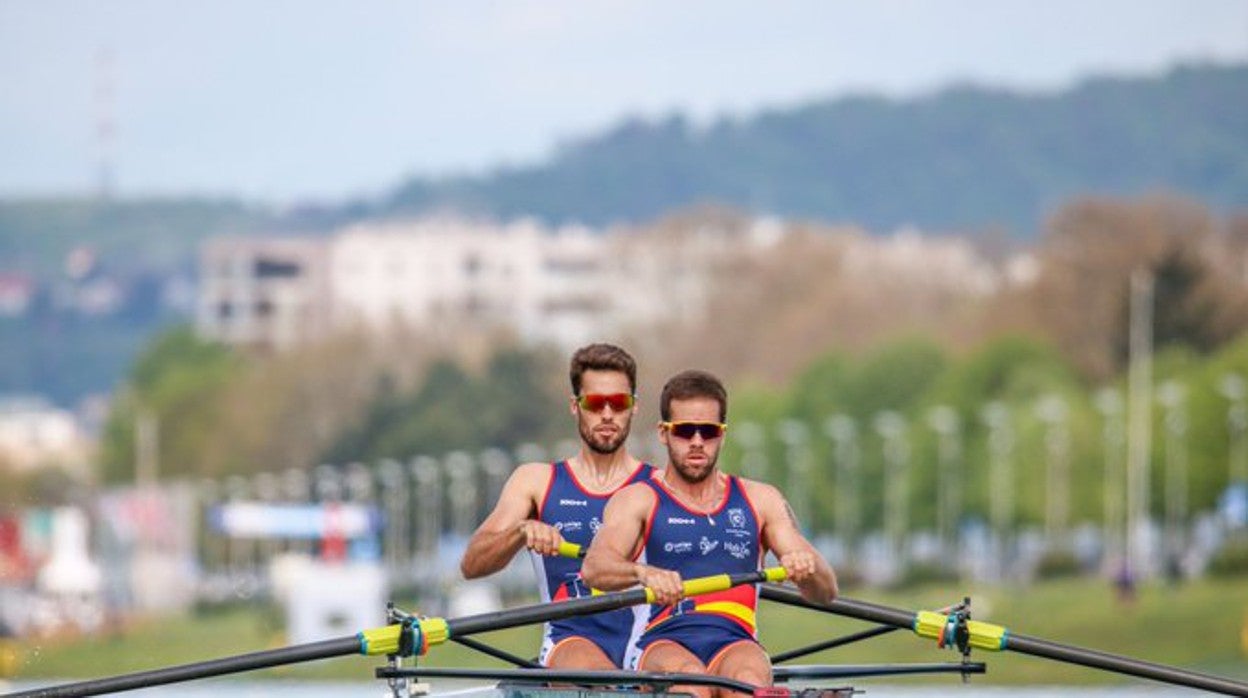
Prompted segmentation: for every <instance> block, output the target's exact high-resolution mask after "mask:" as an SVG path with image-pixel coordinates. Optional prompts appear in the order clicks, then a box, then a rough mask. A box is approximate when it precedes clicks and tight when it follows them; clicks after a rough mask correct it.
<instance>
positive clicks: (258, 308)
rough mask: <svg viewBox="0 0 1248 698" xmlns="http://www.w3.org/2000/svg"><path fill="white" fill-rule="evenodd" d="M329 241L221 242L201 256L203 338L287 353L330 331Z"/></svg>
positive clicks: (198, 320) (210, 245)
mask: <svg viewBox="0 0 1248 698" xmlns="http://www.w3.org/2000/svg"><path fill="white" fill-rule="evenodd" d="M330 299H331V294H330V290H329V287H328V285H327V257H326V242H325V240H321V239H315V238H282V239H251V238H248V239H242V238H216V239H213V240H210V241H208V242H207V243H206V244H205V245H204V246H203V248H202V249H201V253H200V286H199V302H198V304H197V305H198V307H197V310H196V326H197V328H198V330H199V333H200V334H201V335H203V336H205V337H210V338H212V339H216V340H218V341H221V342H224V343H226V344H231V345H234V346H245V347H254V348H261V349H275V350H282V349H287V348H290V347H292V346H295V345H297V344H299V343H300V342H304V341H307V340H309V339H313V338H315V337H319V336H322V335H323V334H324V333H325V332H326V331H327V330H328V328H329V312H328V311H329V303H330Z"/></svg>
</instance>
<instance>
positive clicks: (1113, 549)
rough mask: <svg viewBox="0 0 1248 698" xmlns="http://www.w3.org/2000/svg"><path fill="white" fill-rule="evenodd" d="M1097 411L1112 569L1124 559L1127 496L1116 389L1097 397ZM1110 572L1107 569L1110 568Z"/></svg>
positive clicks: (1123, 435) (1108, 561) (1107, 554)
mask: <svg viewBox="0 0 1248 698" xmlns="http://www.w3.org/2000/svg"><path fill="white" fill-rule="evenodd" d="M1094 401H1095V403H1096V409H1097V410H1098V411H1099V412H1100V413H1101V419H1102V426H1101V438H1102V444H1103V447H1104V454H1103V456H1104V468H1105V469H1104V480H1103V483H1102V490H1103V492H1102V494H1103V496H1104V504H1103V507H1102V509H1103V510H1102V514H1103V515H1104V517H1105V520H1104V523H1103V524H1102V526H1103V528H1104V531H1103V535H1104V538H1105V564H1106V565H1111V564H1115V563H1116V562H1117V561H1118V558H1119V557H1120V556H1121V555H1123V553H1124V551H1123V545H1124V543H1123V540H1122V531H1123V506H1122V504H1123V497H1124V496H1125V492H1124V491H1123V490H1124V485H1125V482H1124V480H1125V479H1126V477H1125V476H1126V474H1125V473H1124V472H1123V447H1124V446H1125V445H1126V428H1125V425H1124V424H1123V421H1122V407H1123V405H1122V396H1121V395H1119V394H1118V391H1117V390H1114V389H1113V388H1101V389H1100V390H1099V391H1097V393H1096V398H1095V400H1094ZM1107 569H1108V567H1107Z"/></svg>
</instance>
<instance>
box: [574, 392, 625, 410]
mask: <svg viewBox="0 0 1248 698" xmlns="http://www.w3.org/2000/svg"><path fill="white" fill-rule="evenodd" d="M636 401H637V396H636V395H631V394H629V393H611V394H610V395H603V394H601V393H586V394H584V395H582V396H580V397H578V398H577V399H576V404H578V405H580V406H581V409H583V410H585V411H586V412H601V411H602V410H603V409H604V408H606V407H607V406H608V405H610V406H611V411H612V412H623V411H625V410H628V409H632V407H633V404H634V403H635V402H636Z"/></svg>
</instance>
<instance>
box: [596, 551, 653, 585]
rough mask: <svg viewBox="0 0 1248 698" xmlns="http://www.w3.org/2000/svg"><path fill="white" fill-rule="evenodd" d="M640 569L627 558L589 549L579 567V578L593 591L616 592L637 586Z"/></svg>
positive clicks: (640, 566)
mask: <svg viewBox="0 0 1248 698" xmlns="http://www.w3.org/2000/svg"><path fill="white" fill-rule="evenodd" d="M642 567H643V565H641V564H640V563H637V562H633V561H632V560H629V559H627V558H623V557H619V556H618V555H612V554H609V553H607V552H600V551H597V550H594V549H593V548H590V552H589V554H588V555H586V556H585V564H583V565H582V566H581V577H582V578H583V579H584V580H585V583H586V584H588V585H589V586H591V587H593V588H594V589H601V590H602V591H618V590H620V589H627V588H628V587H631V586H633V585H635V584H637V582H638V580H639V579H640V571H641V568H642Z"/></svg>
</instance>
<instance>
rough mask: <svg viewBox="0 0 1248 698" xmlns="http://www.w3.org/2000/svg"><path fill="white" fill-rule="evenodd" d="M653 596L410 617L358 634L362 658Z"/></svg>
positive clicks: (731, 579)
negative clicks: (472, 614)
mask: <svg viewBox="0 0 1248 698" xmlns="http://www.w3.org/2000/svg"><path fill="white" fill-rule="evenodd" d="M787 578H788V575H787V573H786V572H785V571H784V568H783V567H769V568H767V569H763V570H757V571H754V572H745V573H741V574H716V575H712V576H709V577H699V578H697V579H690V580H687V581H685V582H684V583H683V584H682V585H681V593H682V594H683V595H684V596H698V595H700V594H709V593H711V592H715V591H724V590H725V589H731V588H732V587H736V586H741V585H742V584H757V583H759V582H783V581H784V580H785V579H787ZM653 602H654V591H653V590H651V589H648V588H645V587H639V588H637V589H627V590H625V591H615V592H606V593H601V592H600V593H595V594H594V595H593V596H585V597H581V598H577V599H569V600H567V601H560V602H558V603H547V604H538V605H535V606H524V607H521V608H513V609H509V610H505V611H497V612H494V613H482V614H480V615H475V616H465V617H463V618H454V619H450V620H447V619H445V618H415V617H413V618H410V619H408V620H406V621H404V622H403V623H400V624H396V625H387V626H385V627H383V628H372V629H369V630H364V631H362V632H360V633H359V634H358V635H357V637H358V638H359V642H360V645H359V653H360V654H365V655H379V654H398V655H410V654H424V653H425V652H427V651H428V650H429V648H430V647H432V646H433V645H438V644H441V643H443V642H446V641H447V640H449V639H450V638H452V637H461V636H464V635H471V634H473V633H482V632H490V631H493V630H503V629H504V628H513V627H516V626H518V625H529V624H531V623H544V622H546V621H552V620H559V619H562V618H570V617H572V616H582V615H588V614H590V613H601V612H603V611H613V610H615V609H617V608H625V607H627V606H636V605H637V604H642V603H653Z"/></svg>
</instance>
